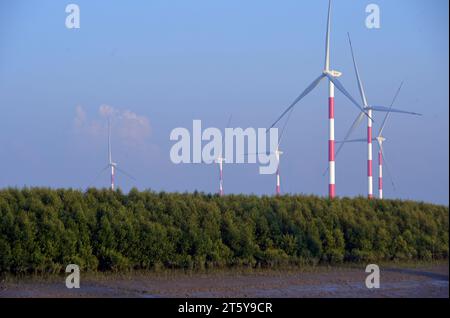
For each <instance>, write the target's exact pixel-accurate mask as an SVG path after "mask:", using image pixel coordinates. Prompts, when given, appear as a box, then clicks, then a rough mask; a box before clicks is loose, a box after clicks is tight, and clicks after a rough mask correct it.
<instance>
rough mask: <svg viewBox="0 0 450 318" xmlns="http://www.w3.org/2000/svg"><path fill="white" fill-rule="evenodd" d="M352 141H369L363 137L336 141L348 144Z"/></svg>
mask: <svg viewBox="0 0 450 318" xmlns="http://www.w3.org/2000/svg"><path fill="white" fill-rule="evenodd" d="M352 142H367V139H365V138H361V139H349V140H347V141H336V143H337V144H347V143H352Z"/></svg>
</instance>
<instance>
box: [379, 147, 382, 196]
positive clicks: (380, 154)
mask: <svg viewBox="0 0 450 318" xmlns="http://www.w3.org/2000/svg"><path fill="white" fill-rule="evenodd" d="M378 197H379V198H380V199H383V155H382V153H381V149H380V151H379V152H378Z"/></svg>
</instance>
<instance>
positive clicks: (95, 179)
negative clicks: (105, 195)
mask: <svg viewBox="0 0 450 318" xmlns="http://www.w3.org/2000/svg"><path fill="white" fill-rule="evenodd" d="M108 168H109V165H107V166H106V167H104V168H103V169H102V170H100V172H99V173H97V175H96V176H95V178H94V179H92V181H91V182H89V186H88V187H89V188H90V187H91V186H92V185H93V184H94V182H95V181H97V179H98V178H99V177H100V175H101V174H102V173H103V172H105V170H107V169H108Z"/></svg>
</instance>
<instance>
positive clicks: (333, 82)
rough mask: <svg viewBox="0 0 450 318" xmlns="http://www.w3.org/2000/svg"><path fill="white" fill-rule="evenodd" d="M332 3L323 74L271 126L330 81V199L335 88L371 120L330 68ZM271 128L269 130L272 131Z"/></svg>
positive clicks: (333, 189) (331, 190) (332, 193)
mask: <svg viewBox="0 0 450 318" xmlns="http://www.w3.org/2000/svg"><path fill="white" fill-rule="evenodd" d="M331 2H332V0H329V3H328V18H327V30H326V39H325V66H324V69H323V71H322V73H321V74H320V75H319V77H317V78H316V79H315V80H314V81H313V82H312V83H311V84H310V85H309V86H308V87H307V88H306V89H305V90H304V91H303V92H302V93H301V94H300V95H299V96H298V97H297V98H296V99H295V100H294V102H293V103H292V104H291V105H290V106H289V107H288V108H287V109H286V110H285V111H284V112H283V113H282V114H281V116H280V117H278V119H277V120H276V121H275V122H274V123H273V124H272V125H271V127H270V128H273V127H274V126H275V125H276V124H277V123H278V122H279V121H280V120H281V119H282V118H283V117H284V116H285V115H286V114H287V113H288V112H289V111H290V110H292V109H293V108H294V107H295V105H297V103H298V102H300V100H302V99H303V98H304V97H305V96H306V95H308V94H309V93H310V92H311V91H312V90H314V88H315V87H316V86H317V85H318V84H319V83H320V82H321V81H322V79H324V78H327V79H328V82H329V83H328V93H329V98H328V119H329V124H328V125H329V140H328V169H329V171H330V175H329V182H328V194H329V197H330V198H334V197H335V196H336V186H335V184H336V182H335V181H336V179H335V152H334V150H335V141H334V106H335V105H334V91H335V87H337V88H338V90H340V91H341V92H342V93H343V94H344V95H345V96H346V97H347V98H348V99H349V100H350V101H351V102H352V104H353V105H354V106H355V107H357V108H358V110H359V111H360V112H362V113H363V114H365V115H366V116H368V117H369V118H370V115H369V114H368V113H367V112H366V110H365V109H363V107H362V106H360V104H359V103H358V102H357V101H356V100H355V99H354V98H353V97H352V96H351V95H350V94H349V93H348V92H347V90H346V89H345V87H344V86H343V85H342V84H341V82H340V81H339V80H338V79H337V78H338V77H340V76H341V75H342V73H341V72H338V71H336V70H332V69H331V66H330V33H331ZM270 128H269V129H270Z"/></svg>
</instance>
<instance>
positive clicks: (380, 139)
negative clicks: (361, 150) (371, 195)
mask: <svg viewBox="0 0 450 318" xmlns="http://www.w3.org/2000/svg"><path fill="white" fill-rule="evenodd" d="M402 86H403V82H402V83H401V84H400V87H399V88H398V89H397V92H396V94H395V96H394V98H393V100H392V102H391V105H390V107H389V111H388V112H387V113H386V115H385V117H384V119H383V122H382V124H381V126H380V130H379V132H378V135H377V136H376V137H374V138H372V137H371V141H376V142H377V144H378V197H379V198H380V199H383V163H384V165H385V168H386V172H387V173H388V175H389V177H390V179H391V183H392V187H393V188H394V190H395V184H394V181H393V180H392V175H391V173H390V171H389V168H388V165H387V161H386V158H385V156H384V150H383V142H385V141H386V138H385V137H384V136H383V130H384V127H385V126H386V123H387V120H388V118H389V117H390V115H391V113H392V112H396V111H395V109H393V108H392V106H393V105H394V103H395V101H396V99H397V97H398V94H399V93H400V90H401V88H402ZM347 135H349V134H347ZM357 142H362V143H365V142H367V139H365V138H362V139H346V140H344V141H338V142H337V143H339V144H341V146H340V148H341V149H342V146H343V145H344V144H346V143H357Z"/></svg>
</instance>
